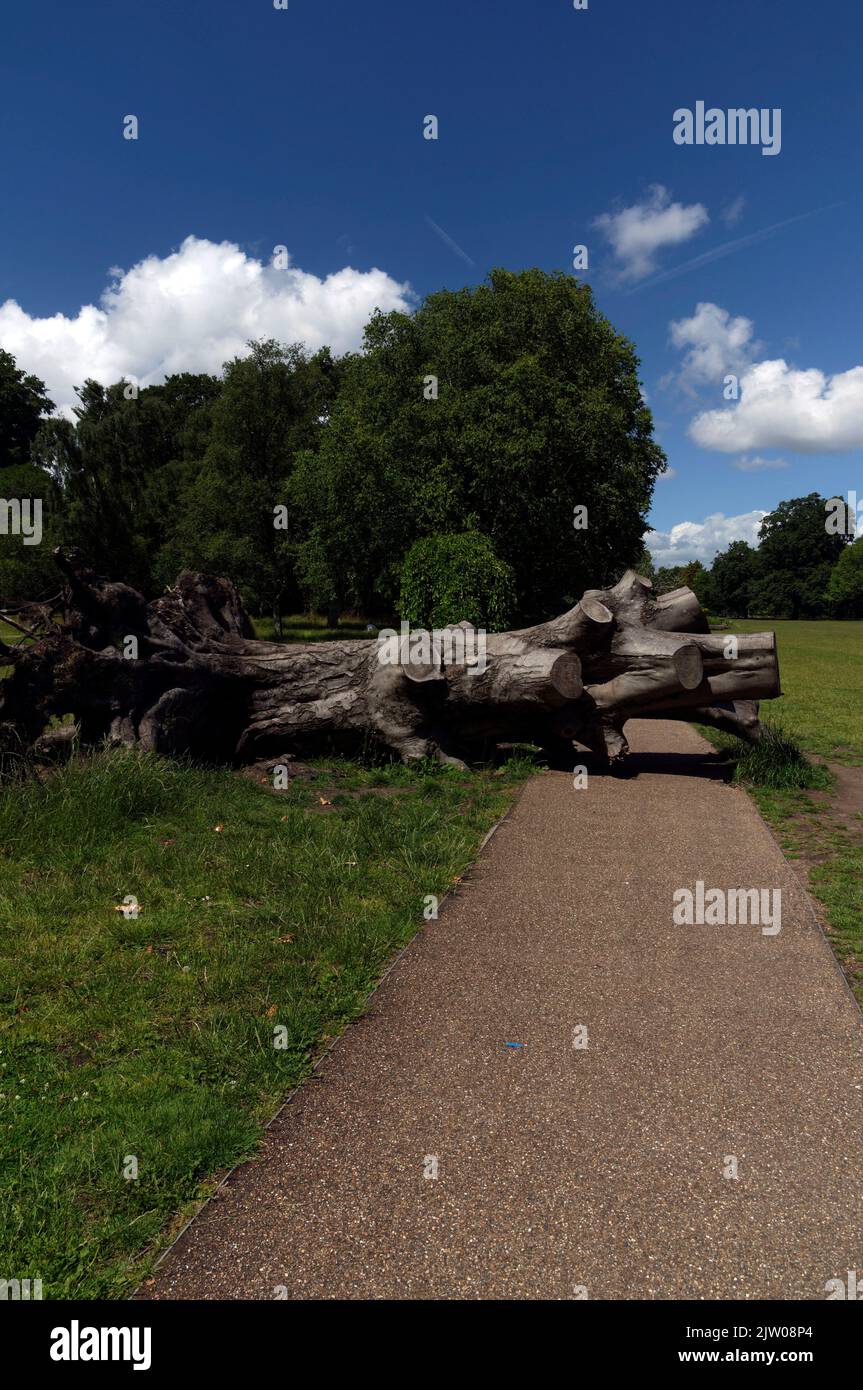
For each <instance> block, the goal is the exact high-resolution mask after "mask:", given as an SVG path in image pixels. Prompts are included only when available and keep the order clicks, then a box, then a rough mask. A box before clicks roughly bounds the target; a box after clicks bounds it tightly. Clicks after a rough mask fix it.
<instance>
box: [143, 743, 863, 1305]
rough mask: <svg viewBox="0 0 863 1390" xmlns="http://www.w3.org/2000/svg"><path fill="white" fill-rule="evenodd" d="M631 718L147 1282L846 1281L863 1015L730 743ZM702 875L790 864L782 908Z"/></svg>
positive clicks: (748, 1285)
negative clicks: (689, 908)
mask: <svg viewBox="0 0 863 1390" xmlns="http://www.w3.org/2000/svg"><path fill="white" fill-rule="evenodd" d="M627 735H628V737H629V738H630V741H631V743H632V746H633V748H634V749H635V750H645V751H638V752H637V754H636V755H635V756H634V757H633V765H634V766H635V767H637V768H638V769H639V775H638V776H637V777H635V778H630V779H626V780H621V779H617V778H611V777H600V776H596V777H591V779H590V784H589V787H588V789H587V790H575V789H574V787H573V781H572V777H571V776H569V775H567V774H564V773H553V772H549V773H544V774H540V775H538V776H536V777H534V778H533V779H532V780H531V781H530V782H529V783H528V785H527V786H526V788H525V790H524V792H523V794H522V796H521V798H520V800H519V802H518V804H517V806H516V808H515V810H514V811H513V813H512V814H511V815H510V816H509V818H508V819H507V820H506V821H505V822H504V823H503V825H502V826H500V828H499V829H498V830H497V832H496V833H495V834H494V836H493V837H492V838H491V840H490V842H489V843H488V845H487V846H486V848H485V850H484V851H483V854H482V856H481V858H480V861H479V863H478V864H477V866H476V868H475V869H474V871H473V872H472V874H471V876H470V880H469V881H468V882H467V883H466V884H465V885H464V886H463V887H461V888H460V889H459V891H458V892H457V894H455V895H454V896H453V897H451V898H449V899H448V900H447V902H446V904H445V905H444V906H443V907H442V909H441V914H440V918H439V920H438V921H437V922H431V923H429V924H428V925H427V926H426V927H425V928H424V929H423V930H422V931H421V932H420V934H419V935H418V936H417V937H416V939H415V940H414V941H413V943H412V944H411V945H410V946H409V947H408V949H407V951H406V952H405V953H404V955H403V956H402V957H401V959H400V960H399V962H398V963H397V965H396V967H395V969H394V970H393V971H392V972H391V974H390V975H389V976H388V978H387V979H386V980H385V982H384V984H383V985H382V987H381V988H380V989H379V990H378V992H377V994H376V995H375V996H374V999H373V1002H372V1005H371V1007H370V1010H369V1012H368V1014H367V1015H366V1016H365V1017H364V1018H363V1019H362V1020H361V1021H360V1022H359V1023H357V1024H356V1025H355V1026H353V1027H351V1028H350V1029H349V1030H348V1032H347V1034H346V1035H345V1037H344V1038H343V1039H342V1040H341V1041H340V1042H339V1043H338V1045H337V1046H336V1047H335V1048H334V1050H333V1051H332V1053H331V1054H330V1056H329V1057H328V1058H327V1059H326V1061H325V1062H324V1064H323V1066H322V1068H321V1069H320V1072H319V1073H318V1076H317V1079H314V1080H312V1081H310V1082H308V1083H307V1084H306V1085H305V1086H304V1087H303V1088H302V1089H301V1091H300V1092H299V1093H298V1095H297V1096H296V1097H295V1098H294V1100H293V1101H292V1102H291V1104H290V1105H288V1106H287V1107H286V1108H285V1110H284V1111H283V1112H282V1114H281V1115H280V1117H279V1118H278V1119H277V1120H276V1122H275V1123H274V1124H273V1125H272V1126H271V1128H270V1130H269V1131H268V1133H267V1137H266V1140H265V1143H264V1146H263V1150H262V1153H261V1156H260V1159H259V1160H257V1161H255V1162H253V1163H247V1164H245V1165H244V1166H242V1167H241V1168H239V1169H238V1170H237V1171H236V1172H235V1173H234V1174H233V1175H232V1177H231V1178H230V1179H229V1181H228V1182H227V1184H226V1185H225V1186H224V1187H223V1188H222V1189H221V1193H220V1195H219V1196H218V1197H217V1198H216V1199H215V1200H214V1201H212V1202H211V1203H210V1204H209V1206H208V1207H206V1208H205V1210H204V1211H203V1213H202V1214H201V1215H200V1216H199V1217H198V1219H197V1220H196V1221H195V1222H193V1223H192V1225H191V1226H190V1227H189V1228H188V1230H187V1231H186V1232H185V1234H184V1235H183V1236H182V1237H181V1238H180V1240H179V1241H178V1242H177V1244H176V1245H175V1246H174V1247H173V1249H172V1250H171V1251H170V1252H169V1254H168V1256H167V1258H166V1259H165V1261H164V1262H163V1264H162V1265H161V1266H160V1268H159V1270H158V1272H157V1275H156V1278H155V1281H154V1282H153V1283H152V1284H150V1285H148V1286H147V1287H145V1288H144V1289H143V1290H141V1292H140V1293H139V1295H138V1296H139V1297H145V1298H162V1299H172V1298H205V1299H256V1298H258V1299H260V1298H263V1299H272V1298H274V1297H285V1296H287V1297H288V1298H291V1299H296V1298H357V1299H364V1298H400V1299H401V1298H404V1299H426V1298H502V1299H507V1298H518V1299H523V1298H524V1299H527V1298H553V1299H568V1298H577V1297H584V1296H585V1293H586V1296H587V1297H589V1298H591V1299H627V1298H656V1299H667V1298H696V1299H700V1298H721V1299H752V1298H772V1299H823V1298H825V1296H826V1295H825V1292H824V1286H825V1283H826V1281H827V1280H828V1279H831V1278H844V1277H845V1275H846V1272H847V1271H848V1270H849V1269H852V1268H857V1269H860V1268H861V1267H863V1163H861V1154H863V1142H861V1141H863V1018H861V1014H860V1011H859V1010H858V1008H857V1005H856V1003H855V1002H854V999H853V996H852V995H851V993H850V991H849V989H848V987H847V985H846V983H845V981H844V979H843V977H842V974H841V972H840V970H839V968H838V966H837V964H836V963H835V961H834V958H833V955H832V953H831V951H830V948H829V946H828V944H827V942H826V941H825V940H824V938H823V936H822V935H821V933H820V931H819V929H818V927H817V925H816V922H815V919H814V916H813V913H812V910H811V907H810V904H809V901H808V899H807V897H806V895H805V894H804V892H803V891H802V889H801V887H800V885H799V883H798V881H797V878H796V876H795V874H794V873H793V871H792V870H791V869H790V867H789V866H788V864H787V863H786V861H785V860H784V858H783V856H782V854H781V852H780V850H779V848H778V846H777V845H776V843H775V841H774V839H773V838H772V836H771V834H770V832H769V831H768V830H767V828H766V827H765V825H764V824H763V822H762V821H761V819H760V817H759V816H758V814H757V812H756V810H755V807H754V805H753V804H752V802H751V801H750V800H749V798H748V797H747V796H746V794H745V793H744V792H742V791H739V790H736V789H734V788H731V787H728V786H725V785H724V784H723V783H722V782H721V781H719V780H715V768H714V767H713V764H712V762H711V759H710V758H709V755H708V754H707V752H706V750H707V745H706V744H705V743H704V742H703V741H702V740H701V739H700V737H699V736H698V735H697V734H696V733H695V732H694V731H693V730H691V729H690V728H689V727H688V726H686V725H682V724H673V723H658V722H656V723H653V722H649V721H641V722H638V721H634V722H632V723H630V724H629V725H628V726H627ZM648 750H649V751H648ZM711 774H713V775H711ZM697 880H701V881H702V882H703V883H704V884H705V885H706V887H707V888H708V889H710V888H723V889H729V888H741V887H742V888H758V889H761V888H769V889H774V888H775V889H781V894H782V900H781V901H782V926H781V931H780V932H778V934H775V935H767V934H765V933H764V932H763V931H762V928H761V927H760V926H759V925H735V926H731V925H725V926H707V925H692V926H686V925H675V923H674V921H673V919H672V912H673V901H672V895H673V893H674V891H675V890H676V889H679V888H690V889H692V890H694V889H695V885H696V881H697ZM581 1028H586V1030H587V1046H586V1047H579V1046H575V1045H574V1038H575V1040H578V1039H579V1038H582V1039H583V1034H581V1033H578V1032H576V1033H575V1034H574V1030H578V1029H581ZM515 1043H517V1044H520V1046H507V1044H515ZM732 1156H733V1157H734V1158H735V1159H736V1163H737V1173H738V1176H737V1178H736V1179H735V1178H733V1177H726V1176H724V1172H725V1171H732V1168H733V1165H732V1164H731V1163H730V1161H729V1160H730V1159H731V1157H732ZM432 1158H434V1159H435V1160H436V1165H435V1164H434V1163H432V1162H431V1161H430V1160H431V1159H432ZM435 1166H436V1171H437V1177H436V1178H435V1177H427V1176H425V1174H426V1173H427V1172H428V1173H431V1172H433V1171H434V1170H435Z"/></svg>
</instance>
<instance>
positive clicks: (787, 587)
mask: <svg viewBox="0 0 863 1390" xmlns="http://www.w3.org/2000/svg"><path fill="white" fill-rule="evenodd" d="M826 509H827V499H826V498H824V497H821V496H820V495H819V493H817V492H810V493H808V494H807V495H806V496H805V497H793V498H791V499H790V500H789V501H787V502H780V503H779V506H778V507H776V508H775V510H774V511H772V512H770V513H769V515H768V516H766V517H765V518H764V520H763V521H762V523H761V530H760V536H761V544H760V547H759V550H760V570H761V573H760V577H759V578H758V579H757V580H756V582H755V584H754V586H753V589H752V593H751V599H750V607H751V608H752V609H753V610H754V613H755V615H756V616H758V615H762V614H763V615H764V616H766V617H776V618H820V617H822V616H823V615H824V613H825V611H826V608H827V599H826V591H827V586H828V584H829V582H830V574H831V571H832V569H833V566H834V565H835V564H836V562H837V560H838V559H839V556H840V555H841V554H842V552H843V550H844V549H845V547H846V546H847V544H848V542H849V539H850V536H847V535H841V534H838V535H837V534H835V533H834V532H832V531H830V532H828V530H827V525H826V522H827V517H828V513H827V510H826Z"/></svg>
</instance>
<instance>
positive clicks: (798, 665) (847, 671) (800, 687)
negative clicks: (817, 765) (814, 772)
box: [728, 618, 863, 766]
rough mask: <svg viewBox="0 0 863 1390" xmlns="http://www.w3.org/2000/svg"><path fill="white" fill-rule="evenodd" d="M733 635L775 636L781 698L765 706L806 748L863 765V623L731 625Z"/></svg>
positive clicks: (764, 621)
mask: <svg viewBox="0 0 863 1390" xmlns="http://www.w3.org/2000/svg"><path fill="white" fill-rule="evenodd" d="M728 630H729V631H731V632H764V631H774V632H775V633H776V637H777V645H778V650H779V674H780V679H781V683H782V689H783V692H784V694H783V696H782V698H781V699H780V700H777V701H772V700H765V701H764V702H763V704H762V711H763V714H764V717H765V718H766V719H768V720H781V722H782V723H783V724H784V725H785V727H786V728H788V729H792V730H793V731H794V735H795V737H796V738H798V739H799V741H800V743H801V744H802V746H803V747H804V748H806V749H808V750H809V751H810V752H812V753H820V754H821V755H822V756H823V757H826V758H833V759H835V760H837V761H839V762H847V763H853V764H857V765H858V766H859V765H861V764H863V622H856V623H855V622H779V621H775V620H773V619H770V618H763V619H758V618H747V619H745V620H744V619H733V620H731V621H730V622H729V623H728Z"/></svg>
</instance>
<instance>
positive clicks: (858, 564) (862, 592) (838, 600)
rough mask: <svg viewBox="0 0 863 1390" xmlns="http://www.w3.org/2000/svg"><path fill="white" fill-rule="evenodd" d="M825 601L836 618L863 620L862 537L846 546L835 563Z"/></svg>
mask: <svg viewBox="0 0 863 1390" xmlns="http://www.w3.org/2000/svg"><path fill="white" fill-rule="evenodd" d="M827 601H828V603H829V605H830V609H831V612H832V613H834V614H835V616H836V617H837V618H863V537H861V539H860V540H857V541H855V542H854V544H853V545H849V546H846V548H845V550H843V552H842V554H841V555H840V556H839V559H838V560H837V561H836V564H835V566H834V568H833V570H832V572H831V574H830V579H829V581H828V584H827Z"/></svg>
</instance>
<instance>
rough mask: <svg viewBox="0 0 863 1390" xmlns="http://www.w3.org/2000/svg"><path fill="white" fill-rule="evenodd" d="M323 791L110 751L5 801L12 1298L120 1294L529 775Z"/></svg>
mask: <svg viewBox="0 0 863 1390" xmlns="http://www.w3.org/2000/svg"><path fill="white" fill-rule="evenodd" d="M334 776H336V774H334V773H333V772H328V773H324V772H321V773H320V774H319V777H318V780H317V782H315V781H305V782H300V781H298V780H295V782H294V784H293V786H292V788H291V790H290V791H289V792H287V793H284V794H280V795H275V794H274V793H273V792H272V791H271V790H269V788H268V787H263V786H260V785H258V784H256V783H254V782H252V781H250V780H248V779H246V778H243V777H240V776H238V775H236V774H232V773H230V772H220V771H203V770H197V769H194V768H190V767H185V768H184V767H178V766H176V765H171V764H167V763H164V762H160V761H158V760H155V759H150V758H143V759H139V758H136V757H133V756H130V755H127V754H120V753H113V754H102V755H99V756H98V757H96V758H95V759H93V760H92V761H90V762H75V763H73V764H71V765H70V766H69V767H67V768H66V769H65V770H63V771H61V772H59V773H58V774H57V775H55V776H53V777H51V778H50V779H49V780H48V781H46V782H39V781H35V780H34V781H32V782H29V783H27V784H26V785H24V786H17V787H14V788H12V789H8V790H7V791H6V792H5V793H2V794H0V1271H2V1273H3V1276H4V1277H7V1278H12V1277H16V1278H21V1279H23V1278H28V1277H29V1278H34V1279H35V1278H41V1279H42V1280H43V1283H44V1295H45V1297H46V1298H58V1297H60V1298H64V1297H66V1298H68V1297H72V1296H74V1297H84V1298H94V1297H117V1296H120V1295H122V1294H124V1293H126V1292H128V1291H129V1288H130V1286H131V1285H133V1284H134V1283H135V1282H137V1279H138V1278H139V1277H140V1275H141V1274H142V1272H144V1271H146V1268H147V1260H148V1258H149V1256H148V1255H147V1256H144V1258H143V1259H142V1258H141V1257H140V1252H142V1251H144V1250H145V1249H146V1250H148V1251H149V1252H150V1253H152V1251H153V1250H154V1249H155V1248H156V1245H157V1244H158V1242H159V1241H160V1240H161V1239H163V1233H164V1232H165V1230H166V1229H167V1228H168V1227H169V1226H170V1223H171V1222H172V1219H173V1218H174V1217H175V1213H178V1212H181V1211H182V1210H183V1209H184V1207H185V1206H186V1205H187V1204H188V1203H189V1202H190V1201H192V1200H193V1199H195V1198H196V1197H200V1195H201V1192H202V1189H201V1186H200V1185H201V1182H202V1180H204V1179H206V1178H208V1177H209V1176H210V1175H212V1174H214V1173H216V1172H217V1171H218V1170H219V1169H221V1168H224V1167H225V1166H227V1165H230V1164H232V1163H233V1162H235V1161H236V1160H237V1159H238V1158H240V1157H242V1156H243V1155H246V1154H249V1153H251V1152H252V1151H253V1149H254V1146H255V1143H256V1140H257V1138H258V1137H259V1135H260V1132H261V1126H262V1124H263V1123H264V1122H265V1121H266V1120H267V1119H268V1118H269V1117H270V1116H272V1114H273V1113H274V1111H275V1109H276V1108H277V1106H278V1104H279V1102H280V1100H281V1099H282V1098H284V1096H285V1095H286V1094H287V1093H288V1091H289V1090H290V1089H291V1088H292V1087H293V1086H295V1085H296V1084H297V1082H299V1081H300V1080H301V1079H302V1078H303V1077H304V1076H305V1075H306V1074H307V1073H308V1071H309V1068H310V1065H311V1061H312V1059H313V1058H314V1056H315V1054H316V1053H317V1052H318V1051H319V1049H320V1048H321V1047H322V1046H325V1045H326V1043H327V1041H328V1040H329V1039H330V1038H332V1037H333V1036H334V1035H336V1034H337V1033H338V1032H339V1031H340V1030H341V1029H342V1028H343V1027H344V1025H345V1024H346V1022H347V1021H348V1020H350V1019H351V1018H353V1017H355V1016H356V1015H357V1014H358V1013H359V1012H361V1010H362V1008H363V1006H364V1004H365V1002H366V999H367V997H368V994H369V991H370V990H371V989H372V988H373V986H374V985H375V983H376V982H377V980H378V979H379V977H380V975H381V973H382V971H383V969H384V967H385V966H386V964H387V962H388V961H389V960H390V959H391V958H392V955H393V953H394V952H395V951H397V950H398V948H399V947H401V946H402V945H404V944H405V942H407V941H408V940H409V939H410V937H411V936H412V935H413V934H414V932H415V931H416V930H417V927H418V926H419V925H420V924H421V922H422V912H423V900H424V898H425V897H426V895H428V894H435V895H437V896H439V897H442V896H443V894H445V893H446V891H447V889H448V888H449V887H450V886H451V885H452V883H453V881H454V880H455V879H456V878H457V877H458V875H460V874H461V873H462V872H463V871H464V869H465V866H466V865H468V864H469V863H470V861H471V860H472V859H473V857H474V856H475V854H476V850H477V847H478V844H479V842H480V839H481V837H482V835H483V834H484V833H485V832H486V831H487V830H488V828H489V827H490V826H491V825H492V823H493V822H494V821H495V819H497V818H498V817H499V816H500V815H501V814H502V812H503V811H504V810H505V809H506V807H507V806H508V805H509V804H510V802H511V799H512V796H513V794H514V790H515V788H516V786H517V785H518V781H519V769H518V767H517V765H515V764H513V766H512V768H511V770H508V771H507V772H505V773H504V775H502V776H495V775H494V774H492V773H474V774H458V773H454V772H451V771H449V770H448V771H446V772H440V771H434V772H432V771H431V769H423V768H419V769H411V770H410V772H408V771H406V770H405V769H403V768H402V767H400V766H397V767H390V768H384V769H381V770H377V771H374V770H365V771H364V770H362V769H360V768H358V767H356V766H355V765H344V768H343V770H342V772H341V775H339V776H338V779H337V780H338V789H337V790H330V789H329V787H328V783H329V782H332V780H333V778H334ZM322 797H323V801H324V802H329V803H331V804H329V805H324V804H322V800H321V798H322ZM219 827H220V828H219ZM129 896H134V898H136V899H137V901H138V903H139V904H140V914H139V915H138V916H137V917H134V916H129V917H127V916H126V915H125V914H124V912H122V911H117V910H116V908H117V906H118V905H121V904H123V902H124V899H126V898H128V897H129ZM430 929H431V930H434V924H433V923H432V924H431V927H430ZM277 1029H283V1030H284V1032H283V1033H278V1034H277V1033H276V1031H275V1030H277ZM277 1037H278V1039H279V1041H280V1042H282V1043H284V1046H283V1047H277V1046H276V1045H275V1041H276V1038H277ZM133 1160H134V1163H136V1164H137V1177H132V1176H127V1174H128V1173H131V1172H133V1170H134V1164H133Z"/></svg>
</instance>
